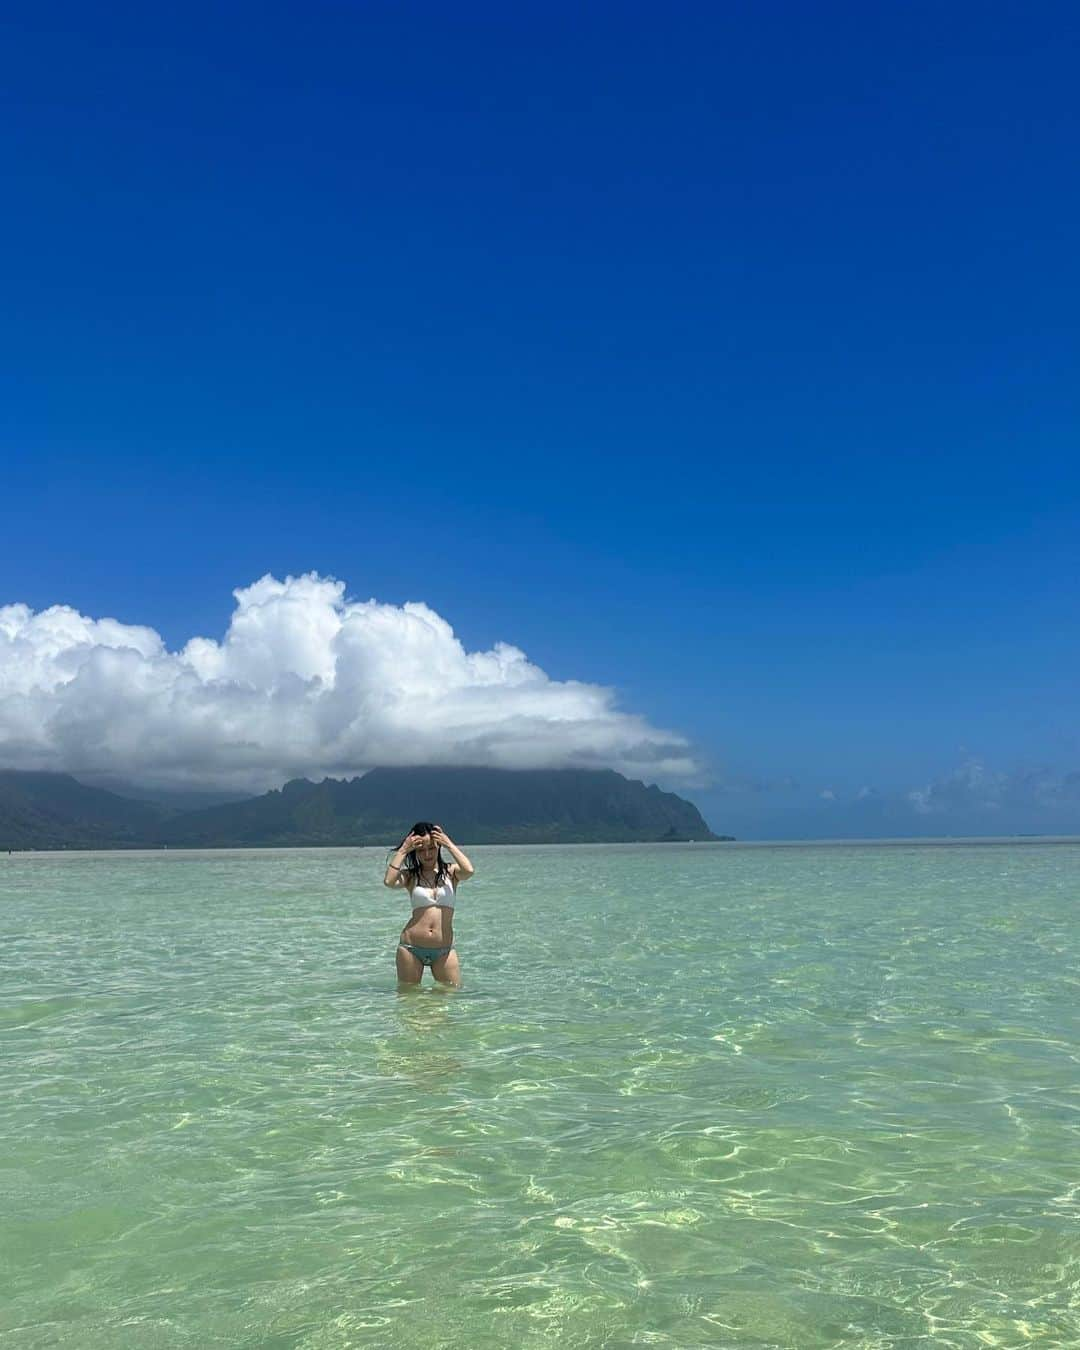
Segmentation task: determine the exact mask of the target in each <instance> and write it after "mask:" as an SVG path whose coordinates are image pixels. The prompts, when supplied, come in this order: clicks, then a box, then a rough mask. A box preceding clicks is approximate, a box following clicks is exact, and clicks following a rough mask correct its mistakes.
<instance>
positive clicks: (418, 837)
mask: <svg viewBox="0 0 1080 1350" xmlns="http://www.w3.org/2000/svg"><path fill="white" fill-rule="evenodd" d="M426 838H427V836H426V835H423V834H409V835H406V836H405V840H404V842H403V843H402V845H401V847H402V848H403V849H405V850H406V852H408V853H411V852H412V851H413V849H414V848H416V846H417V844H422V843H423V842H424V840H425V839H426Z"/></svg>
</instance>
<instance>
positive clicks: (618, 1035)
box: [0, 840, 1080, 1350]
mask: <svg viewBox="0 0 1080 1350" xmlns="http://www.w3.org/2000/svg"><path fill="white" fill-rule="evenodd" d="M461 843H462V845H463V846H464V847H465V848H466V849H467V851H468V852H469V854H470V856H471V857H472V859H473V861H474V863H475V864H476V866H477V875H476V877H475V878H474V879H473V880H472V881H470V882H469V883H468V884H467V885H466V886H465V887H464V888H463V891H462V896H461V905H460V908H459V911H458V915H457V920H456V924H455V930H456V939H457V945H458V949H459V952H460V956H461V962H462V974H463V985H462V987H461V989H460V990H449V989H446V988H443V987H436V986H433V985H432V984H431V975H430V972H429V973H427V974H426V975H425V977H424V984H423V985H422V986H421V988H420V989H419V990H417V989H413V990H411V991H407V992H404V993H403V992H399V991H398V989H397V986H396V981H395V976H394V947H395V944H396V940H397V936H398V932H399V930H400V927H401V924H402V922H403V918H404V914H405V908H406V906H405V905H404V903H403V900H402V897H401V896H400V895H399V894H395V893H392V892H390V891H387V890H385V889H384V888H383V887H382V886H381V884H380V879H381V875H382V861H383V859H384V857H385V856H386V855H385V852H384V851H383V850H372V849H356V850H348V849H334V850H318V849H309V850H265V851H263V850H260V851H229V852H161V853H153V854H148V853H141V854H139V853H97V854H94V853H83V854H21V855H20V854H15V855H12V856H3V857H0V938H2V948H0V952H2V957H0V960H2V966H0V1068H2V1078H0V1344H2V1345H3V1347H4V1350H32V1348H33V1350H36V1348H37V1347H46V1346H49V1347H52V1346H67V1347H73V1348H77V1350H126V1348H128V1347H131V1348H132V1350H135V1348H138V1350H143V1348H144V1347H146V1348H147V1350H151V1348H154V1347H193V1348H196V1350H207V1348H208V1347H218V1346H221V1347H232V1348H235V1350H243V1348H245V1347H251V1350H256V1347H258V1350H301V1348H302V1350H344V1347H352V1346H364V1347H388V1348H390V1347H393V1350H400V1348H401V1347H412V1346H423V1347H433V1346H441V1347H462V1350H465V1348H466V1347H467V1348H468V1350H476V1348H478V1347H487V1346H507V1347H517V1346H541V1345H558V1346H559V1347H562V1348H563V1350H566V1348H568V1347H577V1346H598V1347H599V1346H606V1347H623V1346H638V1345H643V1346H646V1345H647V1346H676V1347H694V1346H723V1347H731V1348H732V1350H735V1348H736V1347H738V1348H740V1350H741V1348H742V1347H757V1348H760V1347H770V1346H771V1347H785V1348H786V1347H795V1348H796V1350H812V1348H814V1347H827V1346H845V1347H847V1346H851V1347H890V1348H892V1347H949V1346H962V1347H969V1346H970V1347H984V1346H1031V1345H1036V1346H1040V1347H1049V1346H1069V1347H1077V1346H1080V960H1078V957H1080V939H1078V926H1077V903H1078V895H1080V843H1075V842H1073V843H1035V842H1025V841H1012V842H1008V843H998V844H989V843H971V844H965V843H955V844H949V845H940V844H926V843H906V844H903V845H858V846H851V845H828V846H805V847H793V846H739V845H686V846H682V845H667V846H630V847H626V846H579V847H561V848H553V847H548V848H532V847H510V848H469V845H468V841H467V840H462V841H461ZM691 933H693V934H696V935H697V940H696V941H694V942H690V941H689V940H688V935H689V934H691Z"/></svg>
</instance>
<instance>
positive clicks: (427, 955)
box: [398, 942, 454, 966]
mask: <svg viewBox="0 0 1080 1350" xmlns="http://www.w3.org/2000/svg"><path fill="white" fill-rule="evenodd" d="M398 946H399V947H404V948H405V950H406V951H407V952H412V954H413V956H415V957H416V958H417V959H418V960H420V961H423V963H424V965H425V966H430V965H431V964H432V963H433V962H435V961H438V960H439V958H440V957H442V956H445V955H446V954H447V952H452V951H453V950H454V946H453V943H451V944H450V946H449V947H414V946H413V945H412V943H410V942H399V943H398Z"/></svg>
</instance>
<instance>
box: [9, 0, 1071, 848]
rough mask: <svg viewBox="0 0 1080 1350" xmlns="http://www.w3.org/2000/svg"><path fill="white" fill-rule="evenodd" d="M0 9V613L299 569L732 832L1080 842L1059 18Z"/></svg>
mask: <svg viewBox="0 0 1080 1350" xmlns="http://www.w3.org/2000/svg"><path fill="white" fill-rule="evenodd" d="M6 13H7V19H8V22H7V34H6V41H5V44H4V53H3V56H2V57H0V61H2V63H3V66H4V70H3V87H4V88H5V91H6V104H7V107H6V111H7V114H8V116H7V118H6V119H5V120H6V121H7V124H8V133H7V135H6V137H5V141H4V146H3V149H2V151H0V153H2V168H3V175H4V181H5V184H6V186H7V189H8V191H7V198H8V207H7V209H6V211H5V213H4V216H3V219H2V220H0V233H2V236H3V258H4V264H3V266H4V286H3V289H4V295H5V303H4V315H5V317H4V320H3V322H2V326H0V343H2V349H0V372H2V373H0V380H2V382H3V398H2V400H0V437H2V441H0V443H2V445H3V447H4V455H5V461H6V463H5V471H4V476H5V484H6V489H7V491H6V493H5V497H6V504H7V510H6V511H5V522H4V523H5V528H4V531H3V532H2V534H0V580H2V583H3V585H2V588H0V604H5V603H16V602H17V603H21V604H25V605H26V606H29V608H30V609H31V610H34V611H40V610H43V609H46V608H47V607H49V606H52V605H58V604H62V605H68V606H71V607H73V608H74V609H75V610H77V611H79V612H80V613H81V614H82V615H85V616H91V617H93V618H96V619H101V618H106V617H108V618H114V619H117V620H119V621H120V622H121V623H123V624H126V625H145V626H148V627H151V628H153V629H155V630H156V631H157V632H158V633H160V634H161V636H162V638H163V639H164V642H165V644H166V645H167V646H168V647H169V648H170V649H171V650H174V651H175V650H179V649H180V648H182V647H183V646H184V644H185V643H186V642H187V641H188V639H190V638H191V637H193V636H196V635H202V636H206V637H209V638H213V639H215V640H218V641H220V640H221V639H222V636H223V634H224V633H225V630H226V628H227V626H228V625H229V623H230V618H231V617H232V615H233V613H234V610H235V608H236V601H235V600H234V598H233V594H232V592H233V590H234V589H236V588H244V587H248V586H250V585H251V584H252V583H253V582H255V581H256V580H257V579H258V578H259V577H261V576H263V575H264V574H266V573H270V574H272V575H273V576H275V577H278V578H285V577H286V576H287V575H293V576H299V575H301V574H305V573H310V572H315V573H318V574H319V575H320V576H322V577H336V578H339V579H340V580H341V581H342V582H344V584H345V587H346V590H347V594H348V595H349V596H351V597H356V598H357V599H359V600H367V599H368V598H370V597H374V598H377V599H378V600H379V601H381V602H383V603H384V604H386V605H389V606H401V605H403V604H404V603H405V602H406V601H419V602H423V603H424V604H425V605H426V606H428V607H430V609H431V610H432V611H433V612H434V613H436V614H437V615H439V616H441V617H442V618H443V619H445V620H446V621H447V623H449V624H450V625H452V627H453V630H454V632H455V633H456V635H457V637H458V638H459V639H460V641H461V642H462V643H463V644H464V647H465V648H466V649H467V650H468V651H486V650H488V649H491V648H492V647H493V646H494V644H496V643H499V642H503V643H507V644H511V645H513V646H515V647H517V648H520V649H521V651H523V652H524V653H525V654H526V655H527V657H528V660H529V661H530V662H531V663H534V664H535V665H536V666H537V667H539V668H540V669H541V670H542V671H544V672H546V674H547V675H548V676H549V677H550V678H551V680H554V681H578V682H582V683H585V684H589V685H598V686H606V687H609V688H611V689H613V690H614V691H615V698H616V701H617V706H618V708H620V709H622V710H624V711H625V712H627V713H629V714H636V715H638V716H639V717H641V718H642V719H645V721H647V723H648V724H649V725H650V726H652V727H656V728H663V729H666V730H667V731H670V732H673V733H677V734H678V735H681V736H682V737H684V738H685V739H686V741H687V742H688V743H689V744H690V745H691V746H692V747H693V752H694V755H695V757H696V760H697V762H698V764H699V766H700V769H701V772H700V773H699V774H698V775H697V778H696V780H695V784H694V785H693V786H692V787H689V788H685V789H682V788H679V784H678V783H677V782H676V781H675V779H674V778H673V779H671V781H669V782H665V786H672V787H676V788H679V790H685V792H686V795H688V796H690V797H691V798H692V799H693V800H695V801H696V802H698V804H699V805H700V806H701V807H702V809H703V811H704V813H705V815H706V817H707V818H708V819H709V821H710V823H711V824H712V825H713V827H714V828H715V829H717V830H730V831H731V832H734V833H737V834H739V835H742V836H747V837H751V836H759V837H768V836H770V835H771V836H776V835H788V834H835V835H843V834H859V833H877V832H879V831H881V830H882V828H883V826H884V825H887V826H888V832H889V833H908V832H917V833H963V832H967V831H969V830H970V831H973V832H978V833H993V832H1008V831H1010V830H1013V829H1016V830H1026V831H1030V830H1041V829H1047V830H1055V831H1056V830H1062V829H1073V830H1080V789H1078V788H1077V787H1076V785H1075V783H1074V781H1073V780H1072V779H1070V777H1069V775H1070V774H1072V773H1074V772H1075V771H1077V770H1078V769H1080V737H1078V728H1077V698H1076V688H1077V668H1078V660H1077V658H1078V656H1080V641H1078V636H1077V623H1076V600H1075V595H1076V577H1077V574H1078V562H1080V558H1078V553H1080V545H1078V542H1077V539H1078V536H1077V530H1076V525H1077V514H1078V513H1077V504H1078V497H1080V491H1078V490H1080V471H1078V469H1077V465H1076V453H1075V448H1076V439H1077V436H1076V431H1077V413H1078V411H1080V408H1078V404H1080V399H1078V394H1077V389H1078V383H1077V356H1078V347H1080V343H1078V339H1077V325H1076V307H1077V295H1078V281H1080V277H1078V272H1080V264H1078V260H1077V250H1076V243H1075V241H1076V239H1077V238H1078V237H1080V210H1078V200H1077V198H1078V191H1080V188H1078V180H1077V175H1076V172H1075V155H1076V145H1077V132H1078V130H1080V127H1078V122H1080V116H1078V112H1080V106H1078V101H1077V98H1076V93H1075V62H1076V55H1077V45H1078V42H1077V39H1078V34H1080V19H1078V17H1077V13H1076V10H1075V9H1074V8H1072V7H1068V6H1065V5H1055V4H1048V5H1037V6H1030V5H1026V6H1025V5H1019V4H1009V5H1005V4H984V5H980V6H974V5H967V4H955V5H950V6H941V5H934V6H930V5H925V4H911V5H905V6H902V7H901V6H896V7H869V8H868V7H866V6H864V5H855V4H828V3H825V4H821V5H815V6H807V5H795V4H786V3H772V4H753V5H751V4H733V5H727V6H712V5H703V4H702V5H698V4H692V5H676V6H675V7H674V8H673V9H670V10H661V9H658V8H657V7H656V6H641V5H635V4H624V5H618V6H615V5H592V6H569V5H565V6H561V5H554V6H552V5H544V6H540V5H534V4H524V5H517V6H495V5H488V4H477V5H472V6H468V7H466V8H465V10H464V11H462V10H460V9H452V8H451V7H448V6H441V5H439V6H436V5H418V4H412V5H410V4H398V5H392V6H391V5H381V4H372V5H363V6H346V5H329V4H309V5H305V6H300V5H296V4H293V5H273V4H271V5H259V6H247V5H243V4H236V5H230V6H227V7H216V6H208V5H192V6H188V7H185V8H184V9H183V10H180V9H165V8H163V7H158V6H152V7H147V6H134V5H131V6H126V5H119V4H111V5H108V6H94V5H90V6H78V7H77V6H66V5H59V6H52V7H49V9H48V10H47V11H44V10H42V9H40V7H31V6H28V5H24V6H18V5H16V6H13V7H9V9H8V10H7V11H6ZM913 793H915V794H920V793H921V794H922V795H921V796H918V795H916V796H914V797H913V796H912V795H911V794H913ZM830 794H831V795H830ZM860 794H861V795H860Z"/></svg>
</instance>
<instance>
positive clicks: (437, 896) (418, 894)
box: [401, 872, 457, 947]
mask: <svg viewBox="0 0 1080 1350" xmlns="http://www.w3.org/2000/svg"><path fill="white" fill-rule="evenodd" d="M426 881H427V883H428V884H427V885H422V884H421V883H420V882H417V884H416V885H415V886H413V887H412V888H411V890H410V893H409V901H410V904H411V905H412V915H411V917H410V918H409V921H408V923H406V925H405V927H404V928H403V929H402V930H401V941H402V942H409V943H411V944H412V945H413V946H414V947H449V946H451V945H452V943H453V941H454V906H455V905H456V904H457V896H456V894H455V891H454V883H453V881H452V880H451V878H450V874H449V872H446V873H444V874H443V877H442V880H441V881H440V882H439V884H438V885H437V886H433V885H432V884H431V882H432V878H431V877H427V878H426Z"/></svg>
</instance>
